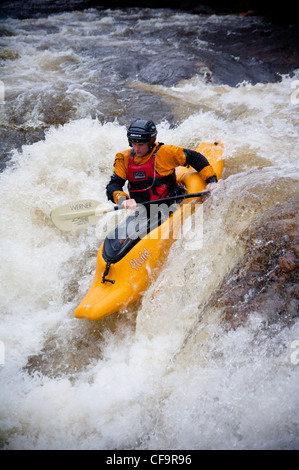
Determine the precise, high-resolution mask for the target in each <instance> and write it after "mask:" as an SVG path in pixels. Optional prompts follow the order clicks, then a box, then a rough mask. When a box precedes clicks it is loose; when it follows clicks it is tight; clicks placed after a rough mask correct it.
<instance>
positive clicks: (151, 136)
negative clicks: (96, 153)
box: [106, 119, 218, 210]
mask: <svg viewBox="0 0 299 470" xmlns="http://www.w3.org/2000/svg"><path fill="white" fill-rule="evenodd" d="M127 137H128V141H129V145H130V147H132V149H128V150H124V151H123V152H119V153H117V154H116V156H115V160H114V173H113V175H112V176H111V179H110V181H109V183H108V185H107V187H106V191H107V197H108V200H110V201H113V202H115V203H116V204H119V205H120V204H122V205H123V206H124V207H125V208H126V209H133V210H135V209H136V204H137V203H143V202H146V201H152V200H157V201H158V199H162V198H166V197H169V196H173V195H176V194H180V193H179V190H180V189H179V187H178V185H177V182H176V177H175V168H176V167H178V166H191V167H193V168H194V169H195V170H197V171H198V173H199V174H200V176H201V177H202V178H203V180H205V181H206V183H207V187H206V189H207V190H209V191H212V190H213V189H214V188H216V187H217V185H218V182H217V177H216V174H215V172H214V170H213V168H212V166H211V165H210V164H209V162H208V160H207V159H206V158H205V157H204V156H203V155H202V154H201V153H198V152H195V151H194V150H189V149H184V148H182V147H177V146H175V145H165V144H163V143H159V142H156V138H157V129H156V125H155V123H154V122H153V121H151V120H144V119H136V120H134V121H133V122H132V123H131V124H130V126H129V128H128V131H127ZM126 181H128V189H129V195H128V194H127V193H126V192H124V191H123V187H124V185H125V183H126Z"/></svg>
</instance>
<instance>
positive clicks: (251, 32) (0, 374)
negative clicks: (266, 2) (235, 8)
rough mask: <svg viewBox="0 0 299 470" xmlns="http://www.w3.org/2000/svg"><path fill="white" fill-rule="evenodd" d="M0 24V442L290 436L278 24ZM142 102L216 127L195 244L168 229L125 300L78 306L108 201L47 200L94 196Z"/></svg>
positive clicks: (290, 226)
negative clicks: (168, 239)
mask: <svg viewBox="0 0 299 470" xmlns="http://www.w3.org/2000/svg"><path fill="white" fill-rule="evenodd" d="M0 30H1V45H2V49H1V51H0V60H1V77H0V78H1V84H2V85H3V86H2V101H1V104H0V113H1V129H2V130H1V135H2V142H3V147H2V150H1V152H2V163H3V171H2V173H1V186H0V204H1V228H0V230H1V239H0V243H1V263H0V266H1V286H0V289H1V327H0V354H1V355H0V361H1V364H0V387H1V389H0V390H1V400H0V410H1V411H0V440H1V447H2V448H3V449H108V450H110V449H182V450H183V449H297V448H298V446H299V430H298V426H299V412H298V410H299V406H298V405H299V403H298V401H299V400H298V397H299V394H298V385H299V321H298V277H296V276H297V273H298V246H299V241H298V211H297V209H298V202H299V185H298V178H299V166H298V156H297V152H298V148H299V136H298V107H299V72H298V70H299V69H298V64H299V61H298V55H296V44H297V42H296V41H297V39H294V37H295V32H294V31H292V28H289V29H285V30H282V29H280V28H278V27H275V26H273V25H271V24H267V23H263V22H262V20H261V19H260V18H258V17H240V16H237V15H236V16H233V15H231V16H226V17H224V16H216V15H213V16H201V15H197V14H191V13H185V12H182V11H181V12H177V11H172V10H166V9H164V10H150V9H134V10H113V11H110V10H103V9H101V10H96V9H90V10H84V11H81V12H78V11H73V12H68V13H59V14H52V15H49V16H47V17H39V16H36V17H31V18H23V19H18V18H8V19H6V20H5V21H1V23H0ZM292 41H293V42H292ZM278 43H279V45H280V46H281V47H283V49H280V51H281V52H279V51H277V44H278ZM139 116H147V117H150V118H152V119H154V120H155V122H156V124H157V128H158V140H159V141H161V142H164V143H167V144H175V145H179V146H182V147H186V148H195V147H196V146H197V145H198V144H199V143H200V142H202V141H214V140H219V139H220V140H221V141H222V143H223V145H224V156H225V166H224V173H223V179H222V182H221V185H220V186H219V188H217V190H215V191H214V192H213V194H212V195H211V196H210V197H209V198H208V199H207V200H206V201H205V202H204V205H203V247H202V248H201V249H198V248H197V249H188V246H187V242H188V240H187V237H181V238H180V239H178V240H176V241H175V243H174V244H173V246H172V248H171V250H170V253H169V256H168V257H166V258H165V260H164V265H163V267H162V268H161V270H160V271H159V272H158V273H157V275H156V278H155V280H154V281H153V283H152V284H151V286H150V288H149V289H148V290H147V291H146V292H145V293H144V297H143V299H142V300H141V301H140V302H139V303H138V304H135V305H133V306H132V307H130V308H129V309H128V310H126V311H123V312H120V313H118V314H114V315H111V316H109V317H107V318H105V319H103V320H101V321H98V322H90V321H88V320H77V319H75V318H74V316H73V314H74V310H75V308H76V307H77V305H78V304H79V302H80V301H81V300H82V298H83V297H84V295H85V294H86V292H87V290H88V289H89V287H90V286H91V284H92V281H93V277H94V272H95V265H96V255H97V251H98V248H99V246H100V243H101V240H102V239H103V237H104V236H105V233H107V230H108V229H109V227H111V226H113V224H114V220H113V216H112V217H111V216H110V217H108V215H107V216H105V217H103V218H101V219H99V221H98V223H97V225H94V226H90V227H88V228H87V229H85V230H83V231H76V232H69V233H63V232H60V231H59V230H58V229H57V228H56V227H55V226H54V225H53V224H52V222H51V219H50V212H51V210H52V209H54V208H55V207H58V206H60V205H63V204H65V203H67V202H70V201H76V200H80V199H97V200H99V201H100V202H106V196H105V187H106V184H107V182H108V181H109V178H110V175H111V173H112V171H113V161H114V155H115V153H116V152H117V151H119V150H124V149H125V148H127V147H128V144H127V140H126V125H128V124H129V122H130V120H131V119H133V118H134V117H139Z"/></svg>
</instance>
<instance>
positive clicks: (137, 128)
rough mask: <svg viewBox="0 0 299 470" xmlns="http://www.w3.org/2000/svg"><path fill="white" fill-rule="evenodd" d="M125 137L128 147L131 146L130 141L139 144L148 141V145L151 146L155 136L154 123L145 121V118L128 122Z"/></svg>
mask: <svg viewBox="0 0 299 470" xmlns="http://www.w3.org/2000/svg"><path fill="white" fill-rule="evenodd" d="M127 137H128V140H129V145H130V147H132V142H137V143H140V144H143V143H145V142H149V144H150V147H152V146H153V145H154V143H155V140H156V137H157V129H156V126H155V123H154V122H153V121H146V120H145V119H135V121H133V122H132V123H131V124H130V127H129V129H128V132H127Z"/></svg>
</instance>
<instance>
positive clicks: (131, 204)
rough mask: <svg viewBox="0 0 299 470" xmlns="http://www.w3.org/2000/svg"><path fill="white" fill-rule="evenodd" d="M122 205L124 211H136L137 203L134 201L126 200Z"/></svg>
mask: <svg viewBox="0 0 299 470" xmlns="http://www.w3.org/2000/svg"><path fill="white" fill-rule="evenodd" d="M122 205H123V206H124V207H125V209H128V210H133V211H134V210H136V209H137V203H136V201H135V199H126V200H125V201H124V202H123V203H122Z"/></svg>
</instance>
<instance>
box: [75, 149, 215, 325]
mask: <svg viewBox="0 0 299 470" xmlns="http://www.w3.org/2000/svg"><path fill="white" fill-rule="evenodd" d="M196 150H197V151H198V152H200V153H202V154H203V155H204V156H205V157H206V158H207V159H208V161H209V163H210V164H211V165H212V166H213V168H214V171H215V173H216V175H217V178H218V180H219V179H220V178H221V175H222V171H223V158H222V154H223V146H222V144H221V143H219V142H213V143H209V142H203V143H202V144H201V145H200V146H199V147H197V149H196ZM176 175H177V180H178V183H180V184H181V185H183V186H184V187H185V191H186V193H188V194H193V193H199V192H201V191H203V190H204V189H205V187H206V184H205V182H204V181H203V180H202V179H201V177H200V176H199V174H198V173H197V171H195V170H194V169H193V168H187V167H179V168H177V169H176ZM191 201H192V202H193V205H194V202H195V201H196V199H195V200H194V198H193V199H184V201H183V202H181V204H180V205H179V206H177V209H176V210H174V212H173V213H171V215H170V216H168V217H167V218H166V220H164V221H163V219H162V221H161V220H160V223H158V222H157V221H156V223H155V224H154V225H153V227H154V228H152V226H150V227H149V226H148V223H149V222H148V219H147V218H146V217H144V219H140V217H139V218H137V219H136V216H134V215H132V216H130V217H129V218H128V219H126V221H125V223H124V224H120V225H119V226H118V227H117V228H116V230H115V231H113V233H111V234H108V235H107V237H106V239H105V240H104V242H103V243H102V245H101V247H100V249H99V252H98V256H97V265H96V273H95V278H94V281H93V284H92V286H91V288H90V290H89V291H88V293H87V294H86V296H85V297H84V299H83V300H82V302H81V303H80V305H79V306H78V307H77V309H76V311H75V317H76V318H87V319H89V320H99V319H101V318H103V317H106V316H108V315H111V314H112V313H116V312H118V311H120V310H122V309H123V308H126V307H127V306H128V305H130V304H132V303H133V302H135V301H136V300H138V299H139V298H140V297H141V296H142V295H143V293H144V292H145V290H146V288H147V287H148V285H149V283H150V282H151V281H152V280H153V278H154V276H155V273H157V271H158V269H159V268H160V267H161V263H162V262H163V260H164V261H165V258H166V256H167V253H168V250H169V248H170V247H171V245H172V243H173V242H174V240H175V239H176V238H177V236H178V233H177V231H178V230H180V229H181V221H182V220H185V218H184V215H185V214H184V212H186V213H187V212H188V215H190V204H191ZM197 201H199V199H197ZM158 202H159V201H157V203H158ZM142 220H144V221H146V222H145V223H144V224H143V223H142ZM130 225H131V230H132V229H133V232H132V233H134V234H135V235H134V236H132V235H130V233H129V232H130V229H129V228H128V227H129V226H130ZM136 227H138V230H136Z"/></svg>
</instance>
